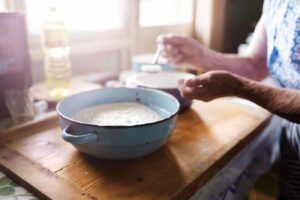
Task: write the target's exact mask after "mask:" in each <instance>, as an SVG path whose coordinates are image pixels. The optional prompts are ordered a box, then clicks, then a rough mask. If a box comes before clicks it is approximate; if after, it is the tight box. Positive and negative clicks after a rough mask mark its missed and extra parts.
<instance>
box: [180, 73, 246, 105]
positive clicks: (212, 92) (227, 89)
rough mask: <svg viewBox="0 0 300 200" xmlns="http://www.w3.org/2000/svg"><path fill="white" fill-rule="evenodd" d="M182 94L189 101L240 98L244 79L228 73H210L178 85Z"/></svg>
mask: <svg viewBox="0 0 300 200" xmlns="http://www.w3.org/2000/svg"><path fill="white" fill-rule="evenodd" d="M178 87H179V90H180V93H181V95H182V96H183V97H185V98H188V99H199V100H203V101H210V100H213V99H215V98H219V97H225V96H240V95H241V94H240V93H241V91H242V88H243V81H242V78H241V77H239V76H237V75H234V74H232V73H230V72H227V71H210V72H207V73H204V74H202V75H199V76H197V77H195V78H192V79H188V80H180V81H179V83H178Z"/></svg>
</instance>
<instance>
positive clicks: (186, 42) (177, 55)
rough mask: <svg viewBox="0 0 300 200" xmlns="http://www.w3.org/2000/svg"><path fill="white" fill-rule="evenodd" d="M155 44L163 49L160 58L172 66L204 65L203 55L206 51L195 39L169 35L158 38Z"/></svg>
mask: <svg viewBox="0 0 300 200" xmlns="http://www.w3.org/2000/svg"><path fill="white" fill-rule="evenodd" d="M157 42H158V44H162V45H163V46H164V47H165V50H164V53H163V54H162V56H163V57H165V58H166V59H167V61H168V63H170V64H172V65H175V66H176V65H182V64H185V65H189V66H192V67H198V66H203V65H205V63H204V62H205V59H204V58H205V55H204V54H205V51H206V50H207V49H206V48H205V47H204V46H202V45H201V44H200V43H199V42H198V41H197V40H195V39H192V38H188V37H184V36H178V35H172V34H169V35H162V36H159V37H158V39H157Z"/></svg>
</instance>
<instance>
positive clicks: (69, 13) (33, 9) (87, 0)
mask: <svg viewBox="0 0 300 200" xmlns="http://www.w3.org/2000/svg"><path fill="white" fill-rule="evenodd" d="M46 2H47V1H46ZM125 2H126V0H109V1H107V0H76V1H69V0H58V1H55V4H53V5H55V7H56V8H57V10H58V12H59V13H60V15H61V16H62V18H63V19H64V21H65V24H66V26H67V28H68V30H69V31H70V32H94V31H106V30H114V29H121V28H122V26H123V19H124V14H125V12H124V5H125ZM50 6H51V4H49V3H48V4H47V3H45V1H37V0H26V10H27V21H28V25H29V27H28V29H29V32H31V33H33V34H38V33H41V29H42V25H43V23H44V22H45V20H46V17H47V13H48V9H49V7H50Z"/></svg>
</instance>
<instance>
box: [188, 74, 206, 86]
mask: <svg viewBox="0 0 300 200" xmlns="http://www.w3.org/2000/svg"><path fill="white" fill-rule="evenodd" d="M203 83H204V81H203V79H201V78H200V77H199V76H198V77H195V78H190V79H187V80H186V82H185V84H186V86H187V87H202V86H203Z"/></svg>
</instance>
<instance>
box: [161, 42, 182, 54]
mask: <svg viewBox="0 0 300 200" xmlns="http://www.w3.org/2000/svg"><path fill="white" fill-rule="evenodd" d="M164 52H166V53H169V54H175V53H178V52H179V50H178V48H176V47H175V46H173V45H170V44H167V45H166V46H165V48H164Z"/></svg>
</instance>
